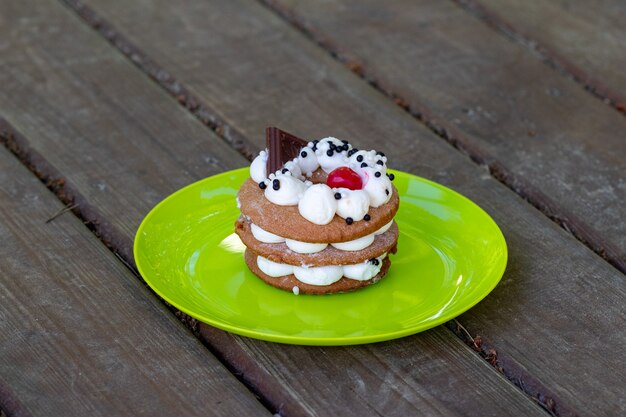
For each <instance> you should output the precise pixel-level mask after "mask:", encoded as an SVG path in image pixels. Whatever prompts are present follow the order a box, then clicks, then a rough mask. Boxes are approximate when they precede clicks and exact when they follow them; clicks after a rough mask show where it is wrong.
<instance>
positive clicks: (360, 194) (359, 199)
mask: <svg viewBox="0 0 626 417" xmlns="http://www.w3.org/2000/svg"><path fill="white" fill-rule="evenodd" d="M335 192H338V193H340V194H341V198H340V199H339V200H337V215H338V216H340V217H343V218H344V219H347V218H348V217H351V218H352V220H354V221H357V220H363V216H365V215H366V214H367V211H368V210H369V208H370V200H369V196H368V194H367V192H365V191H363V190H349V189H347V188H337V189H335Z"/></svg>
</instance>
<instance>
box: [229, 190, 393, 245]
mask: <svg viewBox="0 0 626 417" xmlns="http://www.w3.org/2000/svg"><path fill="white" fill-rule="evenodd" d="M237 197H238V198H239V204H240V205H241V212H242V213H243V214H244V215H245V216H248V217H249V218H250V219H251V221H252V223H254V224H256V225H257V226H259V227H260V228H262V229H263V230H266V231H268V232H270V233H274V234H276V235H278V236H283V237H286V238H289V239H293V240H298V241H300V242H308V243H329V242H333V243H334V242H347V241H349V240H354V239H358V238H359V237H363V236H365V235H369V234H370V233H374V232H375V231H376V230H378V229H380V228H381V227H383V226H384V225H386V224H387V223H389V222H390V221H391V220H392V219H393V216H395V214H396V212H397V211H398V206H399V204H400V199H399V197H398V191H397V190H396V187H394V186H393V185H392V195H391V199H390V200H389V201H388V202H387V203H385V204H383V205H382V206H380V207H371V208H370V210H369V212H368V214H369V215H370V218H371V219H370V220H369V221H365V220H359V221H355V222H354V223H352V224H350V225H349V224H347V223H346V221H345V219H342V218H341V217H339V216H335V217H334V218H333V219H332V220H331V222H330V223H328V224H326V225H318V224H314V223H311V222H310V221H308V220H307V219H305V218H304V217H302V216H301V215H300V212H299V211H298V206H297V205H296V206H279V205H277V204H274V203H272V202H271V201H269V200H268V199H267V198H265V194H264V193H263V190H261V189H260V188H259V185H258V184H257V183H256V182H254V181H253V180H252V179H251V178H248V179H247V180H246V182H244V183H243V185H242V186H241V188H240V189H239V194H238V195H237Z"/></svg>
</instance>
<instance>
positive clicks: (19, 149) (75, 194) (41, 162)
mask: <svg viewBox="0 0 626 417" xmlns="http://www.w3.org/2000/svg"><path fill="white" fill-rule="evenodd" d="M0 143H1V144H2V145H4V146H5V147H6V148H7V149H8V150H9V151H10V152H11V153H12V154H13V155H14V156H15V157H16V158H17V159H18V160H19V161H20V162H21V163H22V164H23V165H24V166H25V167H26V168H27V169H28V170H29V171H31V172H32V173H33V174H34V175H35V176H36V177H37V178H38V179H39V180H40V181H41V182H42V183H43V184H44V185H45V186H46V188H48V190H49V191H51V192H52V193H53V194H54V195H55V196H56V197H57V198H58V199H59V200H60V201H61V202H62V203H63V204H65V205H66V207H65V208H64V209H62V210H61V212H62V213H60V214H59V212H58V213H56V214H55V215H54V216H53V217H52V218H51V219H52V220H50V221H53V220H54V218H56V217H58V216H60V215H61V214H64V213H66V212H71V213H72V214H73V215H75V216H76V217H77V218H79V219H80V220H81V221H82V222H83V224H84V225H85V226H86V227H87V228H88V229H89V230H90V231H91V232H92V233H93V234H94V235H95V236H96V237H97V238H98V239H99V240H100V241H101V242H102V243H103V244H104V245H105V246H106V247H107V249H109V250H110V251H111V252H113V254H114V255H115V256H116V257H117V258H118V259H119V260H120V262H122V264H124V265H125V266H126V267H127V268H128V269H129V270H130V271H131V272H132V274H133V275H134V276H135V277H136V278H137V279H138V280H139V281H140V282H141V283H142V284H143V285H145V286H146V287H148V285H147V284H146V282H145V281H144V280H143V279H142V277H141V275H140V274H139V272H138V271H137V267H136V266H135V262H134V257H133V253H132V248H131V245H126V244H121V243H122V242H124V241H125V239H123V238H121V237H120V234H119V233H118V232H117V231H115V230H114V229H113V228H111V227H110V226H109V225H108V224H107V223H106V222H104V223H103V222H101V221H99V220H100V219H102V215H101V214H100V213H99V212H98V210H97V209H95V208H93V207H92V206H91V205H90V204H89V202H88V201H87V200H86V199H85V198H84V197H83V196H82V195H81V194H80V192H79V191H78V190H77V189H76V188H75V187H74V186H73V185H72V184H71V183H69V182H68V181H66V180H65V179H64V178H62V175H61V174H60V173H59V172H58V170H56V168H54V167H53V166H52V165H51V164H50V163H49V162H48V161H47V160H46V159H45V158H44V157H43V156H42V155H40V154H39V153H38V152H37V151H36V150H34V149H32V148H31V147H30V146H29V144H28V140H27V138H25V137H24V136H23V135H22V134H21V133H20V132H19V131H17V130H16V129H15V128H14V127H13V126H12V125H11V124H10V123H9V122H8V121H6V120H5V119H4V118H3V117H2V116H0ZM148 289H149V290H150V292H151V293H152V294H153V295H154V296H155V297H156V298H157V299H158V300H159V301H160V302H162V303H163V304H164V305H165V306H166V307H167V308H168V310H170V312H172V313H173V314H174V315H175V316H176V318H177V319H178V320H179V321H180V322H181V323H182V324H183V325H184V326H185V327H186V328H187V329H188V330H189V331H191V333H192V334H193V335H194V337H196V338H197V339H198V340H199V341H200V342H201V343H202V344H203V346H204V347H205V348H206V349H207V350H208V351H209V352H210V353H211V354H212V355H213V356H215V357H216V358H217V360H218V361H219V362H220V363H221V364H222V365H223V366H224V367H225V368H226V369H228V371H229V372H230V373H231V374H232V375H233V376H235V378H237V380H238V381H239V382H240V383H241V384H243V385H244V386H245V387H246V388H247V389H248V390H249V391H250V392H251V393H252V394H253V395H254V396H255V397H256V398H257V399H258V400H259V402H260V403H261V404H262V405H263V406H264V407H265V408H266V409H267V410H268V411H270V412H272V413H274V414H275V415H279V414H278V411H279V407H280V406H281V405H280V404H276V403H274V402H272V400H271V399H270V398H268V397H267V396H265V395H263V392H262V391H261V390H260V389H259V388H258V387H257V385H255V384H254V382H253V381H252V380H249V378H248V375H246V372H245V368H246V366H245V365H244V366H243V367H241V366H238V364H237V363H231V362H230V361H229V360H228V358H227V357H226V356H225V355H224V354H223V352H220V351H219V350H217V349H216V348H214V347H213V346H212V345H211V344H210V343H209V338H208V337H205V336H203V335H202V332H201V330H200V327H199V325H200V323H199V322H198V320H196V319H194V318H193V317H191V316H189V315H187V314H185V313H183V312H181V311H179V310H178V309H176V308H175V307H173V306H172V305H170V304H169V303H167V302H166V301H165V300H163V299H162V298H161V297H160V296H159V295H158V294H156V293H154V291H152V289H151V288H149V287H148ZM443 327H445V328H447V329H448V330H449V331H451V332H452V333H453V334H454V335H455V336H457V337H458V338H459V339H461V340H462V341H463V342H464V343H465V344H466V345H468V346H469V347H470V348H472V350H473V351H474V352H476V354H477V355H479V356H480V357H481V358H483V359H484V360H485V361H487V362H488V363H489V364H490V365H491V366H492V367H493V368H494V369H495V370H496V371H497V372H499V373H500V374H502V375H504V377H505V378H506V379H507V380H508V381H509V382H511V383H512V385H513V386H515V387H516V388H518V389H519V390H520V391H521V392H523V393H524V394H525V395H526V396H528V397H529V398H530V399H531V400H532V401H534V402H535V403H536V404H537V405H538V406H540V407H541V408H542V409H543V410H545V411H546V412H547V413H548V414H549V415H551V416H555V417H575V416H578V414H577V413H576V412H575V411H574V410H573V409H571V408H570V407H569V406H568V405H567V404H565V403H564V402H563V401H562V400H560V399H559V398H558V397H557V396H556V395H555V394H554V393H553V392H552V391H551V390H549V389H547V388H546V387H545V386H543V385H542V384H541V382H540V381H539V380H538V379H536V378H534V377H533V376H532V375H530V374H528V373H527V372H526V371H525V370H524V369H523V368H521V367H520V366H519V365H517V364H516V363H515V361H513V360H510V359H509V358H508V356H507V355H498V352H497V350H496V348H495V346H493V345H491V344H490V343H489V342H487V341H485V340H483V339H482V337H481V336H480V335H477V336H472V335H471V333H470V332H469V331H468V330H467V329H466V328H465V327H464V326H463V325H461V324H460V323H459V322H458V321H457V320H456V319H452V320H451V321H449V322H447V323H444V324H443ZM215 332H218V333H220V334H218V335H217V337H221V336H222V333H223V331H221V330H219V329H215V331H209V332H208V333H209V336H213V337H215V336H216V333H215ZM0 388H2V387H1V386H0ZM0 394H2V390H1V389H0ZM2 396H3V397H6V396H5V395H2ZM8 398H9V399H10V398H12V397H11V396H10V395H9V396H8ZM0 411H2V410H0ZM290 411H293V412H294V415H299V414H301V411H302V410H298V409H297V407H296V409H295V410H290ZM288 414H291V413H288ZM0 417H10V416H6V415H0Z"/></svg>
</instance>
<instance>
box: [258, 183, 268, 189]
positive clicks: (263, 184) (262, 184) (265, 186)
mask: <svg viewBox="0 0 626 417" xmlns="http://www.w3.org/2000/svg"><path fill="white" fill-rule="evenodd" d="M259 188H260V189H261V190H265V189H266V188H267V185H266V184H265V183H264V182H263V181H261V182H260V183H259Z"/></svg>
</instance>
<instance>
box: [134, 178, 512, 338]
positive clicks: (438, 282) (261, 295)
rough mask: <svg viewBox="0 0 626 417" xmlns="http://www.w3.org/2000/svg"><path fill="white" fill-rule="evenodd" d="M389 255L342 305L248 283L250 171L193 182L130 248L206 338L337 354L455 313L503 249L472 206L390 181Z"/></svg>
mask: <svg viewBox="0 0 626 417" xmlns="http://www.w3.org/2000/svg"><path fill="white" fill-rule="evenodd" d="M394 174H395V176H396V179H395V181H394V185H395V186H396V188H397V189H398V191H399V193H400V198H401V201H400V210H399V211H398V214H397V215H396V218H395V219H396V222H397V223H398V227H399V229H400V237H399V241H398V253H397V254H396V255H395V256H392V258H391V259H392V265H391V269H390V270H389V273H388V274H387V276H386V277H385V278H384V279H383V280H381V281H380V282H379V283H377V284H375V285H372V286H369V287H366V288H365V289H362V290H359V291H355V292H352V293H347V294H334V295H324V296H315V295H294V294H292V293H289V292H285V291H281V290H278V289H275V288H273V287H270V286H269V285H267V284H265V283H264V282H263V281H261V280H260V279H258V278H256V277H255V276H254V275H253V274H252V273H251V272H250V271H249V270H248V268H247V267H246V265H245V263H244V260H243V251H244V246H243V244H242V243H241V241H240V240H239V237H238V236H237V235H236V234H234V233H233V226H234V223H235V220H236V219H237V217H238V216H239V210H238V209H237V205H236V202H235V196H236V194H237V190H238V189H239V186H240V185H241V184H242V183H243V181H244V180H245V179H246V178H247V177H248V176H249V173H248V169H247V168H243V169H238V170H235V171H230V172H225V173H223V174H219V175H215V176H213V177H210V178H206V179H204V180H202V181H198V182H196V183H195V184H192V185H190V186H188V187H186V188H183V189H182V190H180V191H178V192H176V193H174V194H172V195H171V196H169V197H168V198H166V199H165V200H163V201H162V202H161V203H160V204H158V205H157V206H156V207H155V208H154V209H153V210H152V211H151V212H150V213H149V214H148V216H146V218H145V219H144V221H143V222H142V224H141V226H140V227H139V230H138V231H137V236H136V237H135V248H134V250H135V260H136V262H137V267H138V268H139V271H140V273H141V275H142V276H143V278H144V279H145V280H146V282H147V283H148V284H149V285H150V286H151V287H152V289H154V291H156V292H157V293H158V294H159V295H160V296H161V297H163V298H164V299H165V300H166V301H167V302H169V303H171V304H172V305H174V306H175V307H176V308H178V309H180V310H181V311H183V312H185V313H187V314H189V315H190V316H192V317H195V318H197V319H198V320H200V321H203V322H205V323H208V324H210V325H212V326H215V327H219V328H221V329H224V330H227V331H229V332H233V333H237V334H241V335H244V336H249V337H254V338H258V339H264V340H270V341H274V342H282V343H294V344H306V345H346V344H357V343H368V342H377V341H381V340H389V339H394V338H397V337H401V336H406V335H409V334H413V333H417V332H419V331H422V330H426V329H429V328H431V327H433V326H436V325H438V324H440V323H443V322H445V321H447V320H450V319H451V318H453V317H455V316H457V315H459V314H461V313H463V312H464V311H466V310H467V309H469V308H470V307H472V306H473V305H475V304H476V303H478V302H479V301H480V300H481V299H482V298H483V297H485V296H486V295H487V294H488V293H489V292H490V291H491V290H492V289H493V288H494V287H495V286H496V284H497V283H498V281H499V280H500V278H501V276H502V274H503V273H504V269H505V266H506V260H507V247H506V243H505V241H504V237H503V236H502V232H500V229H499V228H498V226H497V225H496V224H495V222H494V221H493V220H492V219H491V218H490V217H489V216H488V215H487V214H486V213H485V212H484V211H483V210H482V209H480V208H479V207H478V206H477V205H475V204H474V203H472V202H471V201H470V200H468V199H467V198H465V197H463V196H461V195H460V194H458V193H456V192H454V191H452V190H450V189H448V188H446V187H443V186H441V185H439V184H436V183H434V182H431V181H428V180H425V179H423V178H420V177H416V176H414V175H410V174H407V173H403V172H397V171H395V172H394Z"/></svg>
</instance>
